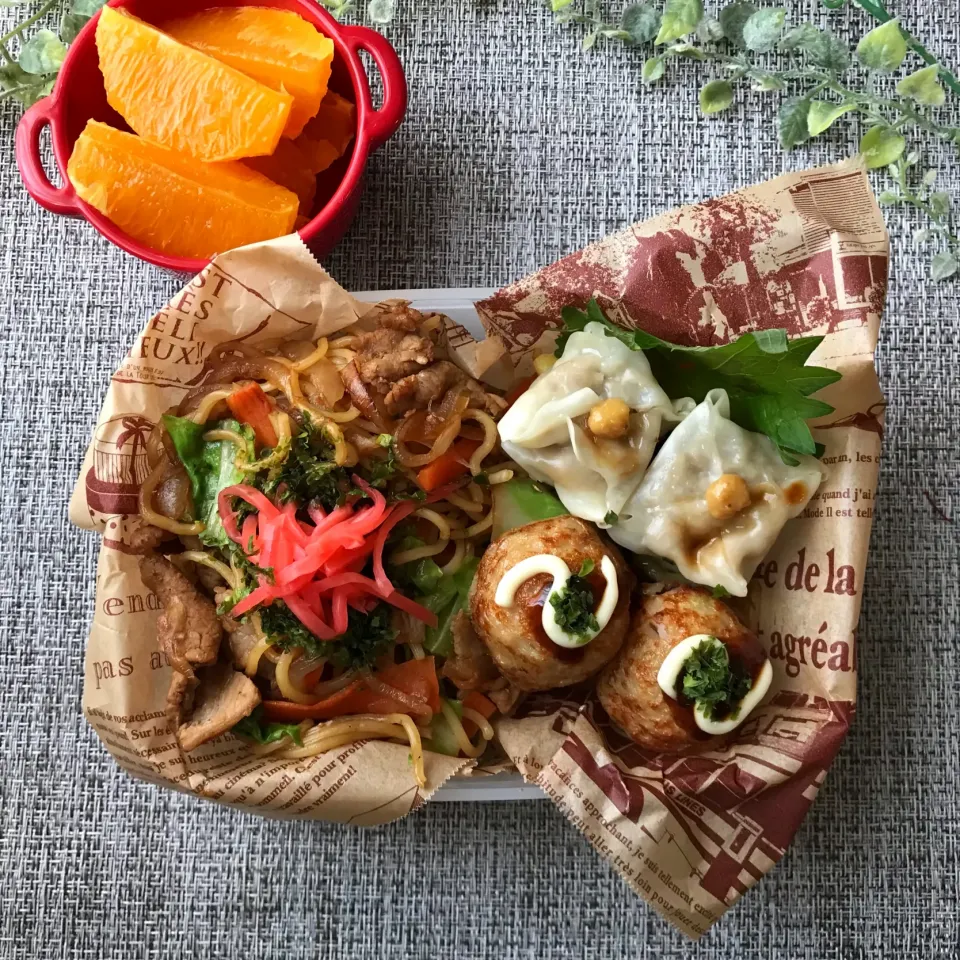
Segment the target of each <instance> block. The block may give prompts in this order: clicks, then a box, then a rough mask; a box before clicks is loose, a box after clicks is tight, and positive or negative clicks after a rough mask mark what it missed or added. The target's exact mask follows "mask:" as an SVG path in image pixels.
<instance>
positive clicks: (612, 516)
mask: <svg viewBox="0 0 960 960" xmlns="http://www.w3.org/2000/svg"><path fill="white" fill-rule="evenodd" d="M591 302H592V301H591ZM619 519H620V517H619V516H618V515H617V514H616V513H614V512H613V511H612V510H608V511H607V512H606V513H605V514H604V516H603V522H604V523H605V524H606V525H607V526H608V527H612V526H613V525H614V524H615V523H616V522H617V521H618V520H619Z"/></svg>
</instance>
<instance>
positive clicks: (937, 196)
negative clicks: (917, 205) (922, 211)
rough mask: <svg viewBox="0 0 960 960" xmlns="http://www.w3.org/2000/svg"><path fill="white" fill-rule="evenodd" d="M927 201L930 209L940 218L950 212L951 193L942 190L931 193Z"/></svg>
mask: <svg viewBox="0 0 960 960" xmlns="http://www.w3.org/2000/svg"><path fill="white" fill-rule="evenodd" d="M927 202H928V203H929V204H930V209H931V210H932V211H933V212H934V214H935V215H936V216H937V217H938V218H939V217H945V216H947V214H949V213H950V195H949V194H948V193H944V192H943V191H942V190H938V191H936V193H931V194H930V197H929V199H928V200H927Z"/></svg>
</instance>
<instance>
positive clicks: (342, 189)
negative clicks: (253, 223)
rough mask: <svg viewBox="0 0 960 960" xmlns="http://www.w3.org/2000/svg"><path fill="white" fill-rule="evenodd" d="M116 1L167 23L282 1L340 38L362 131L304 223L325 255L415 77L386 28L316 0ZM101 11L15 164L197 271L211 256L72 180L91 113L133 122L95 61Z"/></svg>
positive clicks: (51, 194) (49, 189)
mask: <svg viewBox="0 0 960 960" xmlns="http://www.w3.org/2000/svg"><path fill="white" fill-rule="evenodd" d="M109 5H110V6H111V7H125V8H126V9H127V10H129V11H130V12H131V13H133V14H134V15H136V16H138V17H140V18H141V19H143V20H146V21H147V22H148V23H156V24H159V25H160V26H162V24H163V21H164V20H172V19H173V18H174V17H178V16H183V15H185V14H189V13H196V12H197V11H198V10H204V9H207V8H209V7H241V6H256V7H278V8H280V9H282V10H292V11H293V12H294V13H297V14H299V15H300V16H301V17H303V19H304V20H307V21H308V22H309V23H312V24H313V25H314V26H315V27H316V28H317V29H318V30H319V31H320V32H321V33H322V34H324V35H325V36H327V37H329V38H330V39H331V40H332V41H333V45H334V58H333V73H332V75H331V78H330V89H331V90H335V91H336V92H337V93H339V94H341V95H342V96H345V97H347V98H348V99H350V100H352V101H353V102H354V103H355V104H356V105H357V131H356V136H355V137H354V140H353V144H352V146H351V147H350V149H348V150H347V153H346V154H345V155H344V156H343V157H341V158H340V159H339V160H338V161H337V162H336V163H335V164H334V165H333V166H332V167H330V168H329V169H327V170H325V171H324V172H323V173H322V174H320V176H319V178H318V180H319V183H318V189H317V200H316V206H315V213H314V216H313V219H311V220H310V222H309V223H307V224H306V225H305V226H304V227H303V228H302V229H301V230H300V231H299V233H300V236H301V237H302V238H303V240H304V242H306V244H307V245H308V246H309V247H310V249H311V250H312V251H313V252H314V253H315V254H316V255H317V256H318V257H322V256H324V255H325V254H326V253H328V252H329V251H330V249H331V248H332V247H333V246H334V245H335V244H336V243H337V242H338V241H339V240H340V238H341V237H342V236H343V234H344V233H345V232H346V229H347V227H348V226H349V225H350V223H351V221H352V220H353V217H354V214H355V213H356V210H357V204H358V203H359V200H360V193H361V190H362V178H363V171H364V167H365V166H366V164H367V157H368V156H369V155H370V153H371V151H373V150H376V149H377V148H378V147H380V146H381V145H382V144H383V143H385V142H386V141H387V140H388V139H389V138H390V137H391V136H393V134H394V133H395V132H396V130H397V127H399V126H400V123H401V121H402V120H403V115H404V113H405V112H406V109H407V82H406V79H405V78H404V75H403V68H402V67H401V65H400V60H399V58H398V57H397V54H396V51H395V50H394V49H393V47H391V46H390V44H389V43H388V42H387V41H386V40H385V39H384V38H383V37H382V36H380V34H379V33H376V32H375V31H373V30H368V29H367V28H366V27H344V26H341V25H340V24H339V23H337V21H336V20H334V19H333V17H331V16H330V15H329V14H328V13H327V12H326V11H325V10H323V9H322V8H321V7H320V5H319V4H317V3H316V2H315V0H209V2H204V0H110V4H109ZM98 18H99V14H97V16H95V17H94V18H93V19H92V20H91V21H90V22H89V23H88V24H87V25H86V26H85V27H84V28H83V30H82V31H81V32H80V35H79V36H78V37H77V38H76V40H74V42H73V43H72V44H71V45H70V50H69V51H68V53H67V56H66V59H65V60H64V61H63V66H62V67H61V68H60V74H59V76H58V77H57V84H56V86H55V87H54V89H53V93H51V94H50V96H49V97H45V98H44V99H43V100H40V101H39V102H38V103H36V104H34V105H33V106H32V107H31V108H30V109H29V110H27V112H26V113H25V114H24V115H23V117H22V118H21V120H20V124H19V126H18V127H17V136H16V144H15V152H16V157H17V166H18V167H19V168H20V176H21V177H22V178H23V184H24V186H25V187H26V189H27V193H29V194H30V196H31V197H33V199H34V200H36V201H37V203H39V204H40V206H42V207H45V208H46V209H47V210H50V211H51V212H53V213H59V214H64V215H66V216H74V217H84V218H86V219H87V220H89V221H90V223H92V224H93V226H94V227H96V228H97V230H99V231H100V233H102V234H103V236H105V237H106V238H107V239H108V240H109V241H110V242H111V243H114V244H116V245H117V246H118V247H121V248H122V249H124V250H126V251H127V252H128V253H132V254H133V255H134V256H135V257H139V258H140V259H141V260H147V261H149V262H150V263H154V264H156V265H157V266H159V267H166V268H167V269H169V270H177V271H182V272H184V273H197V272H199V271H200V270H202V269H203V267H204V266H205V265H206V263H207V261H206V260H197V259H192V258H189V257H173V256H169V255H168V254H165V253H162V252H161V251H159V250H154V249H152V248H151V247H145V246H144V245H143V244H141V243H138V242H137V241H136V240H134V239H133V238H131V237H129V236H127V234H125V233H124V232H123V231H122V230H120V229H119V228H118V227H116V226H115V225H114V224H113V223H111V222H110V221H109V220H108V219H107V218H106V217H104V216H103V214H101V213H99V212H98V211H97V210H94V209H93V207H91V206H89V205H88V204H86V203H84V202H83V201H82V200H81V199H80V198H79V197H78V196H77V195H76V193H75V191H74V189H73V187H72V186H71V185H70V181H69V180H68V179H67V161H68V160H69V159H70V152H71V151H72V150H73V144H74V142H75V141H76V139H77V137H79V136H80V133H81V131H82V130H83V128H84V127H85V126H86V123H87V121H88V120H90V119H91V118H92V119H94V120H102V121H104V122H105V123H109V124H111V125H112V126H115V127H119V128H120V129H128V127H127V126H126V124H125V123H124V122H123V120H122V119H121V118H120V117H119V116H118V114H117V113H116V112H115V111H114V110H113V109H112V108H111V107H110V106H109V104H108V103H107V97H106V93H105V92H104V89H103V78H102V76H101V74H100V67H99V63H98V59H97V44H96V36H95V32H96V27H97V20H98ZM361 50H366V51H367V52H368V53H369V54H370V55H371V56H372V57H373V60H374V62H375V63H376V65H377V68H378V69H379V71H380V76H381V79H382V81H383V103H382V105H381V107H380V109H378V110H375V109H374V108H373V104H372V103H371V99H370V85H369V83H368V82H367V75H366V73H365V71H364V68H363V63H362V61H361V60H360V51H361ZM47 126H49V127H50V136H51V139H52V142H53V154H54V157H55V158H56V161H57V166H58V168H59V170H60V177H61V179H62V180H63V186H61V187H57V186H54V185H53V184H52V183H51V182H50V180H49V178H48V177H47V175H46V173H45V172H44V169H43V163H42V161H41V159H40V134H41V131H42V130H43V128H44V127H47Z"/></svg>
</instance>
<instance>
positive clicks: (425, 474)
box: [417, 437, 480, 493]
mask: <svg viewBox="0 0 960 960" xmlns="http://www.w3.org/2000/svg"><path fill="white" fill-rule="evenodd" d="M479 446H480V442H479V441H478V440H469V439H468V438H466V437H462V438H461V439H460V440H458V441H457V442H456V443H455V444H453V446H451V447H450V449H449V450H447V452H446V453H443V454H441V455H440V456H439V457H437V459H436V460H434V461H433V463H428V464H427V465H426V466H425V467H424V468H423V469H422V470H420V471H419V472H418V473H417V483H418V484H420V486H421V487H422V488H423V489H424V490H426V491H427V492H428V493H429V492H430V491H431V490H436V489H437V487H442V486H443V485H444V484H445V483H449V482H450V481H451V480H456V478H457V477H459V476H462V475H463V474H465V473H466V472H467V470H468V469H469V463H470V458H471V457H472V456H473V454H474V453H475V452H476V450H477V448H478V447H479Z"/></svg>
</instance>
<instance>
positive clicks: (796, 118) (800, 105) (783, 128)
mask: <svg viewBox="0 0 960 960" xmlns="http://www.w3.org/2000/svg"><path fill="white" fill-rule="evenodd" d="M809 113H810V101H809V100H808V99H806V97H791V98H789V99H787V100H784V101H783V103H781V104H780V110H779V112H778V113H777V131H778V133H779V136H780V146H782V147H783V149H784V150H789V149H790V148H791V147H795V146H797V145H798V144H801V143H805V142H806V141H807V140H809V139H810V132H809V130H808V129H807V115H808V114H809Z"/></svg>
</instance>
